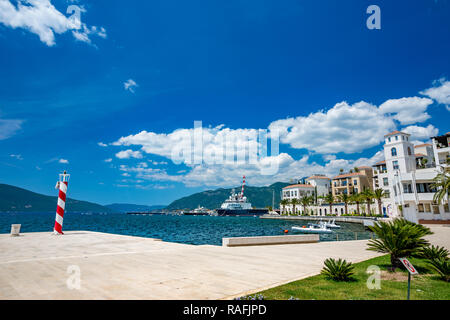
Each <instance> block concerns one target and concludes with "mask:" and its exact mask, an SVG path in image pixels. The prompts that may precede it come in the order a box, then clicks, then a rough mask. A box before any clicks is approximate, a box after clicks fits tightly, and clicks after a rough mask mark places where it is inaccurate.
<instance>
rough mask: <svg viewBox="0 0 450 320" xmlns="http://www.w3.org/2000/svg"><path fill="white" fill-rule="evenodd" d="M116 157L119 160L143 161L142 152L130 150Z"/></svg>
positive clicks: (119, 153) (117, 154) (121, 152)
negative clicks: (133, 159) (132, 159)
mask: <svg viewBox="0 0 450 320" xmlns="http://www.w3.org/2000/svg"><path fill="white" fill-rule="evenodd" d="M116 157H117V158H119V159H130V158H135V159H142V153H141V152H140V151H133V150H131V149H128V150H123V151H120V152H118V153H116Z"/></svg>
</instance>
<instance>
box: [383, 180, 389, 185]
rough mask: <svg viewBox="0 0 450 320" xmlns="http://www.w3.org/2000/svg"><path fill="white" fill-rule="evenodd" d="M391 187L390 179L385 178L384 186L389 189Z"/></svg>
mask: <svg viewBox="0 0 450 320" xmlns="http://www.w3.org/2000/svg"><path fill="white" fill-rule="evenodd" d="M388 185H389V179H388V178H383V186H385V187H387V186H388Z"/></svg>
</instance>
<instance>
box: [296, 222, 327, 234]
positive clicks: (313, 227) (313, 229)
mask: <svg viewBox="0 0 450 320" xmlns="http://www.w3.org/2000/svg"><path fill="white" fill-rule="evenodd" d="M291 229H292V230H294V231H299V232H302V233H332V232H333V230H331V229H328V228H327V227H326V225H325V224H324V223H322V224H319V225H317V224H313V223H309V224H308V226H302V227H297V226H293V227H291Z"/></svg>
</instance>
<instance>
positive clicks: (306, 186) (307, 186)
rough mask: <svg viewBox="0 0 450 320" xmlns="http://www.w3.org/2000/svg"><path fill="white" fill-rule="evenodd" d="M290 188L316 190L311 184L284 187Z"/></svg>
mask: <svg viewBox="0 0 450 320" xmlns="http://www.w3.org/2000/svg"><path fill="white" fill-rule="evenodd" d="M290 188H314V186H312V185H310V184H292V185H290V186H287V187H284V188H283V189H290Z"/></svg>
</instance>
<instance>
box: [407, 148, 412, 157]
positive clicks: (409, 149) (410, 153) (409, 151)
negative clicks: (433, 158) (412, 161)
mask: <svg viewBox="0 0 450 320" xmlns="http://www.w3.org/2000/svg"><path fill="white" fill-rule="evenodd" d="M410 155H412V152H411V147H408V156H410Z"/></svg>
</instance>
